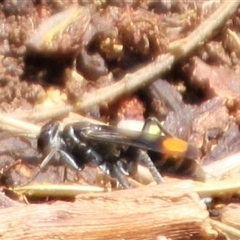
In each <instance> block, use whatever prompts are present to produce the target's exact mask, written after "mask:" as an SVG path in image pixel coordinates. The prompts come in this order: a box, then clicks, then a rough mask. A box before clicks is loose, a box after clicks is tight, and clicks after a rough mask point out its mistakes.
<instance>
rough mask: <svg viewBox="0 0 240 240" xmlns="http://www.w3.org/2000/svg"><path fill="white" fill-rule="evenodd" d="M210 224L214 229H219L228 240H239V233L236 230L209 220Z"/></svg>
mask: <svg viewBox="0 0 240 240" xmlns="http://www.w3.org/2000/svg"><path fill="white" fill-rule="evenodd" d="M210 221H211V224H212V226H213V227H215V228H216V229H220V230H221V231H222V232H224V233H225V234H226V235H227V236H228V237H229V239H232V240H233V239H236V240H237V239H239V238H240V231H239V230H238V229H236V228H233V227H230V226H228V225H226V224H224V223H221V222H218V221H215V220H212V219H211V220H210Z"/></svg>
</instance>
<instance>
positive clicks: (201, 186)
mask: <svg viewBox="0 0 240 240" xmlns="http://www.w3.org/2000/svg"><path fill="white" fill-rule="evenodd" d="M195 191H196V192H197V193H198V194H199V196H200V197H202V198H204V197H213V196H223V195H228V194H234V193H237V192H239V191H240V181H233V180H225V181H207V182H206V183H200V182H196V183H195Z"/></svg>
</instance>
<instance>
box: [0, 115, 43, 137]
mask: <svg viewBox="0 0 240 240" xmlns="http://www.w3.org/2000/svg"><path fill="white" fill-rule="evenodd" d="M0 122H1V124H5V125H7V126H12V127H13V128H18V129H21V130H22V131H26V132H28V133H34V134H36V135H37V134H38V133H39V132H40V129H41V127H40V126H37V125H35V124H31V123H28V122H25V121H21V120H18V119H15V118H11V117H7V116H4V115H2V114H0Z"/></svg>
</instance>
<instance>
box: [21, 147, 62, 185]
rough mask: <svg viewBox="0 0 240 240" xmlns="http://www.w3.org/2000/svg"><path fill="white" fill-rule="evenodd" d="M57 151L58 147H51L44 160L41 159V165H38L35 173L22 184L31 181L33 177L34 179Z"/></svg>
mask: <svg viewBox="0 0 240 240" xmlns="http://www.w3.org/2000/svg"><path fill="white" fill-rule="evenodd" d="M57 151H58V149H56V148H55V149H52V150H51V151H50V153H49V154H48V155H47V156H46V157H45V158H44V160H43V161H42V163H41V165H40V166H39V169H38V171H37V172H36V173H35V175H34V176H33V177H32V178H31V179H30V180H29V181H27V182H26V183H24V184H23V185H22V186H25V185H28V184H29V183H31V182H32V181H33V180H34V179H36V177H37V176H38V175H39V173H40V172H41V171H42V169H44V168H45V167H46V166H47V165H48V164H49V163H50V162H51V160H52V158H53V156H54V154H55V153H56V152H57Z"/></svg>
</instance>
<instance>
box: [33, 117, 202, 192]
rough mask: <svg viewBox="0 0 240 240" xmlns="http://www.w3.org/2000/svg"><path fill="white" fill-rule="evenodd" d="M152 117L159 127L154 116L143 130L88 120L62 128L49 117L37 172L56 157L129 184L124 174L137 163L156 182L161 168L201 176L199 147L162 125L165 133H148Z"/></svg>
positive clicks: (40, 144) (40, 140)
mask: <svg viewBox="0 0 240 240" xmlns="http://www.w3.org/2000/svg"><path fill="white" fill-rule="evenodd" d="M153 121H154V122H156V123H157V125H158V126H159V128H161V129H162V127H161V125H160V123H158V121H157V120H153V119H149V120H148V121H146V123H145V124H144V127H143V130H142V131H132V130H126V129H121V128H117V127H113V126H107V125H101V124H94V123H90V122H76V123H70V124H67V125H66V126H65V127H63V128H62V127H61V125H60V123H59V122H58V121H50V122H48V123H46V124H45V125H44V126H43V127H42V129H41V131H40V134H39V137H38V148H39V150H40V151H41V152H42V153H43V156H44V160H43V161H42V163H41V165H40V169H39V172H40V171H41V170H42V169H43V168H45V167H46V166H47V165H48V164H49V163H50V162H51V161H52V160H54V159H55V160H56V159H57V161H58V162H59V163H60V164H63V165H64V166H66V167H69V168H71V169H74V170H76V171H82V169H83V168H84V166H85V165H90V166H94V167H99V168H100V169H101V170H102V171H103V172H104V173H106V174H108V175H110V176H112V177H115V178H117V180H118V181H119V182H120V184H121V185H122V186H123V187H124V188H129V187H130V185H129V183H128V181H127V179H126V176H129V175H130V174H131V169H134V167H135V166H136V165H137V164H139V163H140V164H143V165H145V166H146V167H147V168H148V169H149V171H150V173H151V174H152V176H153V179H154V180H155V181H156V182H157V183H162V182H163V178H162V176H161V174H160V172H161V169H164V168H165V169H167V171H169V172H170V173H171V172H172V173H180V174H183V175H184V174H185V175H187V176H190V177H192V178H194V179H196V180H200V181H202V180H204V178H205V174H204V171H203V170H202V168H201V166H200V165H199V164H198V163H197V161H196V160H195V159H196V158H197V157H198V154H199V150H198V149H196V148H195V147H194V146H191V145H190V144H188V143H187V142H185V141H183V140H181V139H179V138H176V137H173V136H171V135H170V134H169V133H167V132H166V131H165V130H164V129H163V131H164V132H165V134H166V135H165V136H163V135H160V134H152V133H149V132H148V131H147V129H148V128H149V125H150V124H152V122H153ZM39 172H38V173H39ZM38 173H37V174H38ZM35 177H36V176H34V178H35Z"/></svg>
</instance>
